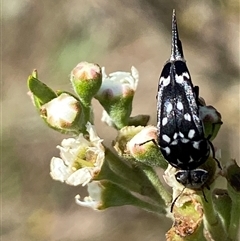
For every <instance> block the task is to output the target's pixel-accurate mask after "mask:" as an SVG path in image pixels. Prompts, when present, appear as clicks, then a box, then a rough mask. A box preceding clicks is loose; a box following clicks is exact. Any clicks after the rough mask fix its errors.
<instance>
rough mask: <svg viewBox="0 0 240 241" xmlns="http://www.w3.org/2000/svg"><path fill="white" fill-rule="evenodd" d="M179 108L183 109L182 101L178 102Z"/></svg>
mask: <svg viewBox="0 0 240 241" xmlns="http://www.w3.org/2000/svg"><path fill="white" fill-rule="evenodd" d="M177 109H178V110H183V104H182V102H180V101H178V102H177Z"/></svg>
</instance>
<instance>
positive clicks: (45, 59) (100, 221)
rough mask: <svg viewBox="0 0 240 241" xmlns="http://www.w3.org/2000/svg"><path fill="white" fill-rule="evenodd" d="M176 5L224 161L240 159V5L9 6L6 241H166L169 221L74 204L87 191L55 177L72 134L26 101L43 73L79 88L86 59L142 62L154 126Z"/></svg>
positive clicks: (111, 65)
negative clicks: (214, 112)
mask: <svg viewBox="0 0 240 241" xmlns="http://www.w3.org/2000/svg"><path fill="white" fill-rule="evenodd" d="M172 8H176V11H177V17H178V25H179V32H180V36H181V39H182V42H183V48H184V53H185V57H186V59H187V63H188V66H189V69H190V72H191V74H192V78H193V82H194V83H195V84H197V85H199V86H200V95H202V96H203V97H204V98H205V100H206V101H207V103H208V104H211V105H213V106H215V107H216V108H217V109H218V110H219V112H220V113H221V114H222V116H223V122H224V125H223V128H222V130H221V133H220V134H219V136H218V138H217V140H216V142H215V144H216V145H217V146H218V147H219V148H221V149H222V155H223V162H226V161H227V160H228V159H229V158H230V157H233V158H236V159H237V160H238V161H239V146H240V145H239V144H240V143H239V139H240V137H239V65H240V60H239V1H238V0H212V1H207V0H204V1H197V0H193V1H186V0H183V1H176V0H175V1H173V0H170V1H168V2H167V3H166V1H163V0H150V1H143V0H133V1H120V0H115V1H103V0H102V1H101V0H100V1H94V0H90V1H83V0H80V1H77V0H72V1H64V0H58V1H46V0H45V1H44V0H43V1H30V0H8V1H6V0H5V1H3V2H2V9H3V10H2V15H1V18H2V19H1V21H2V60H3V61H2V79H3V84H2V89H1V90H2V91H1V97H2V98H1V104H2V112H1V113H2V129H1V132H2V133H1V134H2V142H1V147H2V156H1V157H2V158H1V161H2V169H3V171H2V174H1V175H2V180H1V182H2V183H1V186H2V190H1V191H2V202H3V207H4V209H3V213H2V215H3V222H2V224H3V227H2V233H1V240H2V241H5V240H19V241H21V240H24V241H28V240H29V241H30V240H39V241H40V240H59V241H60V240H64V241H68V240H71V241H73V240H82V241H83V240H85V241H88V240H91V241H97V240H109V241H110V240H111V241H112V240H116V241H117V240H122V239H125V240H138V241H145V240H151V241H154V240H164V233H165V232H166V230H167V229H168V228H169V225H170V224H169V223H167V222H161V221H160V220H158V219H157V218H156V217H154V216H153V215H151V214H149V213H146V212H143V211H140V210H136V209H134V208H130V207H122V208H117V209H112V210H108V211H106V212H104V213H95V212H93V211H91V210H88V209H83V208H80V207H78V206H76V205H75V203H74V196H75V194H77V193H78V192H80V191H79V188H73V187H69V186H66V185H64V184H61V183H56V182H55V181H53V180H51V178H50V177H49V162H50V159H51V157H52V156H54V155H57V154H58V152H57V150H56V149H55V146H56V145H57V144H58V143H60V141H61V139H62V138H63V136H62V135H60V134H58V133H53V132H52V131H51V130H50V129H48V128H46V126H44V124H43V123H42V122H41V120H40V119H39V118H38V116H37V113H36V112H35V110H34V108H33V107H32V103H31V101H30V99H29V97H28V96H27V95H26V92H27V87H26V79H27V76H28V75H29V74H30V73H31V72H32V70H33V69H34V68H37V69H38V72H39V76H40V79H41V80H42V81H44V82H46V83H47V84H48V85H50V86H51V87H53V88H56V89H58V88H60V89H66V88H68V89H69V90H71V89H70V84H69V82H68V80H69V74H70V71H71V69H72V68H73V67H74V66H76V64H77V63H78V62H80V61H82V60H86V61H89V62H91V61H93V62H96V63H98V64H99V65H101V66H106V71H107V73H109V72H112V71H116V70H126V71H128V70H130V68H131V66H132V65H134V66H135V67H136V68H137V69H138V70H139V72H140V86H139V89H138V91H137V96H136V99H135V105H134V109H135V111H136V112H138V113H139V112H141V113H147V114H151V115H152V117H153V120H152V124H155V116H156V114H155V113H156V108H155V106H156V103H155V96H156V90H157V82H158V77H159V73H160V71H161V68H162V66H163V64H164V63H165V61H166V60H167V59H168V57H169V53H170V31H171V13H172ZM143 96H144V98H143ZM146 100H148V101H146ZM96 108H98V106H97V107H96ZM140 109H141V111H138V110H140ZM100 112H101V110H98V109H97V113H98V115H97V116H96V120H99V118H100ZM97 126H101V128H99V134H100V136H101V137H102V138H104V137H105V135H104V134H105V133H106V131H107V132H108V133H112V137H114V136H115V134H116V133H114V132H111V131H109V129H108V128H107V127H105V126H103V125H102V124H101V123H99V121H97ZM108 136H109V135H108ZM108 138H109V137H108ZM106 141H107V142H109V141H110V139H106ZM163 223H164V224H163Z"/></svg>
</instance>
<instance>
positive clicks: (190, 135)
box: [188, 129, 195, 139]
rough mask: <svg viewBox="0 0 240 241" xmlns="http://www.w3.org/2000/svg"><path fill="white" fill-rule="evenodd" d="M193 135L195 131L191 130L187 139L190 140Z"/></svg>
mask: <svg viewBox="0 0 240 241" xmlns="http://www.w3.org/2000/svg"><path fill="white" fill-rule="evenodd" d="M194 135H195V130H193V129H191V130H190V131H189V132H188V138H189V139H192V138H193V137H194Z"/></svg>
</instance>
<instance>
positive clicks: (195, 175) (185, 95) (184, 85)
mask: <svg viewBox="0 0 240 241" xmlns="http://www.w3.org/2000/svg"><path fill="white" fill-rule="evenodd" d="M198 92H199V89H198V87H197V86H194V85H193V83H192V80H191V76H190V72H189V70H188V68H187V65H186V60H185V59H184V55H183V49H182V43H181V41H180V39H179V35H178V28H177V20H176V12H175V10H173V15H172V46H171V56H170V59H169V60H168V61H167V62H166V63H165V65H164V67H163V70H162V72H161V75H160V78H159V84H158V93H157V145H158V147H159V148H160V150H161V152H162V155H163V156H164V158H165V159H166V160H167V162H168V163H169V164H170V165H172V166H173V167H175V168H177V169H179V170H178V171H177V172H176V174H175V178H176V180H177V181H178V182H179V183H181V184H182V185H184V186H185V187H190V188H196V189H197V188H201V187H202V186H203V185H204V184H205V182H206V181H207V179H208V176H209V175H208V171H206V170H204V169H201V168H199V166H200V165H202V164H203V163H204V162H206V160H207V159H208V157H209V155H210V152H211V151H212V153H213V158H214V159H215V154H214V149H213V145H212V143H211V142H210V140H209V139H210V137H209V138H205V136H204V127H203V124H202V121H201V119H200V117H199V105H200V103H199V102H198V97H199V96H198ZM215 160H216V159H215ZM217 163H218V164H219V162H218V161H217ZM219 166H220V164H219Z"/></svg>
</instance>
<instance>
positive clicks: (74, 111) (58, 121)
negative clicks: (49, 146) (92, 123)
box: [40, 93, 82, 133]
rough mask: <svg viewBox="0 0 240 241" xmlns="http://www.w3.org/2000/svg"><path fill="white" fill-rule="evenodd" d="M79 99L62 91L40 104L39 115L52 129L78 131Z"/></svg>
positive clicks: (79, 117)
mask: <svg viewBox="0 0 240 241" xmlns="http://www.w3.org/2000/svg"><path fill="white" fill-rule="evenodd" d="M81 108H82V107H81V104H80V102H79V100H77V99H76V98H74V97H73V96H72V95H69V94H67V93H62V94H60V95H59V96H58V97H56V98H54V99H52V100H51V101H49V102H48V103H46V104H44V105H42V106H41V109H40V112H41V117H42V118H43V119H44V120H45V121H46V122H47V124H48V125H49V126H50V127H52V128H53V129H56V130H59V131H63V132H68V131H70V132H75V133H79V131H80V130H81V129H82V128H81V119H82V110H81Z"/></svg>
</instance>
